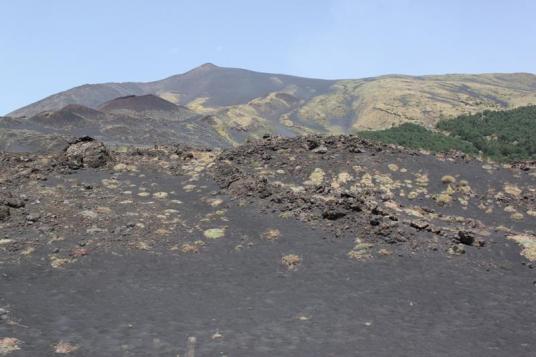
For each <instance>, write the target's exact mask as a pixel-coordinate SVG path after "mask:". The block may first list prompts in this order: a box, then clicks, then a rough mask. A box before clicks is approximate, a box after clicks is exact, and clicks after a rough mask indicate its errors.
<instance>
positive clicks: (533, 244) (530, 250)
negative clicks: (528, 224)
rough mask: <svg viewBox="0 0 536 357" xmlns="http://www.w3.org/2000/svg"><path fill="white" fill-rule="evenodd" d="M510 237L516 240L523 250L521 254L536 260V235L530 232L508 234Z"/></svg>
mask: <svg viewBox="0 0 536 357" xmlns="http://www.w3.org/2000/svg"><path fill="white" fill-rule="evenodd" d="M508 239H511V240H513V241H515V242H516V243H517V244H519V245H520V246H521V247H523V250H521V255H523V256H524V257H525V258H527V259H528V260H530V261H536V236H534V235H529V234H517V235H512V236H508Z"/></svg>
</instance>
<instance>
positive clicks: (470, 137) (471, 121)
mask: <svg viewBox="0 0 536 357" xmlns="http://www.w3.org/2000/svg"><path fill="white" fill-rule="evenodd" d="M437 128H438V129H440V130H443V131H446V132H448V133H450V135H451V136H452V137H454V138H457V139H460V140H464V141H468V142H470V143H472V144H473V146H474V147H475V148H477V149H478V150H480V151H482V153H483V154H484V155H485V156H488V157H490V158H492V159H495V160H498V161H512V160H530V159H535V158H536V106H527V107H520V108H517V109H512V110H506V111H485V112H482V113H479V114H474V115H462V116H459V117H457V118H454V119H450V120H441V121H440V122H439V123H438V125H437Z"/></svg>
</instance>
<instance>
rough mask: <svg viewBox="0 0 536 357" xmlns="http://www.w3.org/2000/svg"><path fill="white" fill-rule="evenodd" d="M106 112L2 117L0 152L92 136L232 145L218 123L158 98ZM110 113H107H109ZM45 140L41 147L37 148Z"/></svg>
mask: <svg viewBox="0 0 536 357" xmlns="http://www.w3.org/2000/svg"><path fill="white" fill-rule="evenodd" d="M102 109H103V111H99V110H95V109H91V108H87V107H84V106H81V105H75V104H70V105H67V106H66V107H64V108H62V109H60V110H57V111H46V112H41V113H38V114H36V115H34V116H31V117H29V118H27V117H18V118H10V117H6V118H1V119H0V134H1V135H0V149H2V148H4V149H5V150H9V151H25V150H26V151H42V150H46V149H47V148H49V147H51V145H50V144H49V142H50V141H52V139H54V137H60V138H65V137H76V136H85V135H89V136H93V137H95V138H97V139H99V140H102V141H104V142H106V143H109V144H136V145H153V144H158V143H176V142H182V143H188V144H190V145H193V146H203V147H226V146H229V145H230V142H229V140H227V139H225V138H224V137H222V135H220V134H219V133H218V131H217V130H216V129H215V128H214V124H215V123H216V121H215V120H213V119H211V118H210V117H206V116H204V115H198V114H196V113H193V112H192V111H190V110H188V109H186V108H183V107H179V106H176V105H175V104H172V103H169V102H166V101H165V100H163V99H161V98H159V97H154V98H153V97H149V96H142V97H128V98H124V97H122V98H120V99H117V100H115V101H113V102H108V103H107V104H106V105H105V106H104V107H103V108H102ZM104 110H105V111H104ZM40 140H43V143H42V145H38V144H39V141H40Z"/></svg>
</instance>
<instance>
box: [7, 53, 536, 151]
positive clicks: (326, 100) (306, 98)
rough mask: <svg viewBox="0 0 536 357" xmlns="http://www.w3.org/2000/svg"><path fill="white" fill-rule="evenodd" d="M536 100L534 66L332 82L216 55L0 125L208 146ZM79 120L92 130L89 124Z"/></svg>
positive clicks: (44, 106) (430, 122)
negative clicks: (214, 60)
mask: <svg viewBox="0 0 536 357" xmlns="http://www.w3.org/2000/svg"><path fill="white" fill-rule="evenodd" d="M149 102H151V103H152V104H150V103H149ZM105 103H109V104H108V105H111V104H110V103H113V105H114V106H117V105H119V103H121V104H120V105H119V106H120V107H121V108H115V110H111V112H110V113H107V114H106V113H103V114H102V115H100V114H99V115H97V114H96V113H91V114H87V115H79V114H77V113H76V111H74V110H72V109H73V108H77V107H76V106H83V107H87V108H88V109H87V110H86V111H88V110H97V111H99V110H101V108H102V106H105V105H106V104H105ZM534 104H536V75H534V74H531V73H511V74H508V73H487V74H447V75H425V76H409V75H396V74H395V75H384V76H379V77H369V78H362V79H341V80H324V79H314V78H302V77H296V76H288V75H284V74H272V73H262V72H255V71H250V70H246V69H240V68H226V67H218V66H216V65H214V64H210V63H208V64H204V65H201V66H199V67H196V68H194V69H192V70H190V71H187V72H185V73H182V74H178V75H173V76H169V77H166V78H164V79H161V80H158V81H152V82H139V83H136V82H123V83H114V82H109V83H101V84H86V85H82V86H78V87H75V88H72V89H70V90H67V91H64V92H60V93H56V94H54V95H52V96H49V97H47V98H44V99H42V100H41V101H38V102H35V103H33V104H30V105H28V106H26V107H23V108H20V109H18V110H16V111H15V112H13V113H11V116H13V117H15V119H12V120H3V123H2V124H1V125H0V128H4V129H10V130H15V129H26V130H28V129H35V125H34V124H35V122H38V123H39V125H41V126H39V127H38V128H37V130H38V131H39V132H42V133H46V134H49V133H51V131H58V132H65V131H66V129H67V128H70V129H69V130H70V132H69V134H76V135H78V134H84V135H90V134H91V135H96V136H97V137H98V138H99V139H100V140H103V141H105V142H110V143H135V141H136V138H137V137H140V138H141V137H143V138H144V139H143V143H144V144H152V143H161V142H162V141H163V140H164V139H165V140H167V141H174V140H179V139H180V140H181V141H182V142H184V143H186V144H188V143H192V142H195V143H198V144H207V142H206V141H205V140H203V139H202V138H203V137H204V136H207V133H208V136H207V137H208V138H210V140H209V141H208V144H209V145H212V144H213V143H218V145H220V144H221V145H224V146H228V145H238V144H240V143H243V142H244V141H246V140H247V139H255V138H260V137H262V136H263V135H264V134H265V133H270V134H274V135H281V136H286V137H293V136H299V135H306V134H325V135H326V134H335V135H338V134H352V133H356V132H358V131H363V130H379V129H388V128H391V127H393V126H398V125H401V124H404V123H414V124H419V125H421V126H424V127H426V128H433V127H435V125H436V124H437V123H438V122H439V121H440V120H441V119H445V118H453V117H457V116H459V115H466V114H475V113H479V112H482V111H485V110H507V109H513V108H517V107H521V106H527V105H534ZM73 106H74V107H73ZM65 108H70V109H71V110H67V111H66V110H65ZM79 109H80V108H79ZM105 111H106V110H105ZM54 112H59V114H51V113H54ZM43 113H44V114H43ZM69 115H72V118H71V117H69ZM54 118H58V119H57V120H56V121H54V120H53V119H54ZM185 120H186V121H187V122H188V123H186V121H185ZM76 122H78V123H79V124H80V125H82V124H84V125H86V124H88V123H89V124H88V125H89V126H90V127H91V128H93V129H94V130H93V131H88V130H89V129H87V127H84V128H85V129H84V130H85V131H84V130H81V127H76V126H75V125H74V123H76ZM30 124H31V125H30ZM43 125H44V126H43ZM62 125H63V126H65V127H63V126H62ZM169 125H171V126H172V129H171V130H168V129H166V126H169ZM138 131H139V132H138ZM207 131H208V132H207ZM185 133H189V134H188V135H191V136H192V137H191V138H190V137H189V136H188V135H186V134H185Z"/></svg>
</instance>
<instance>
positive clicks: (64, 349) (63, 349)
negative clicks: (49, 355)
mask: <svg viewBox="0 0 536 357" xmlns="http://www.w3.org/2000/svg"><path fill="white" fill-rule="evenodd" d="M76 350H78V346H75V345H73V344H70V343H69V342H65V341H60V342H58V344H57V345H56V346H55V347H54V352H56V353H62V354H67V353H71V352H74V351H76Z"/></svg>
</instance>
